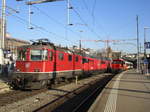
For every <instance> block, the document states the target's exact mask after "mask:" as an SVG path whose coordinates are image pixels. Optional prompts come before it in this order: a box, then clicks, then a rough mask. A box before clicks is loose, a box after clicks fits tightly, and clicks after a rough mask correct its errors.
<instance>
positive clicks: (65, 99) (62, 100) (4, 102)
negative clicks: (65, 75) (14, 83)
mask: <svg viewBox="0 0 150 112" xmlns="http://www.w3.org/2000/svg"><path fill="white" fill-rule="evenodd" d="M112 76H113V75H107V74H103V75H95V76H92V77H88V78H84V79H83V80H80V81H78V84H77V85H76V84H75V80H72V81H73V83H69V84H68V82H66V83H65V82H63V83H61V84H57V85H55V86H53V87H52V88H51V89H49V90H48V89H42V90H33V91H19V90H17V91H10V92H8V93H5V94H0V111H1V112H5V111H10V110H11V111H12V110H13V111H14V112H15V111H26V112H28V111H29V112H31V111H34V112H40V111H44V112H46V111H47V112H49V111H54V112H55V111H56V112H57V110H60V109H61V110H65V112H71V111H72V110H74V111H75V110H77V111H78V110H80V107H81V108H82V106H83V104H84V102H83V101H84V100H85V99H86V97H87V95H88V96H90V95H89V92H91V91H93V92H94V90H95V87H96V88H97V87H99V85H101V87H99V88H102V87H103V86H102V85H104V84H105V83H107V81H108V80H110V79H111V77H112ZM104 80H105V81H106V82H105V81H104ZM103 83H104V84H103ZM96 85H97V86H96ZM93 87H94V88H93ZM93 94H94V93H93ZM85 96H86V97H85ZM91 96H92V97H93V95H91ZM87 99H88V98H87ZM70 102H71V103H70ZM75 102H78V103H77V104H78V105H76V104H74V103H75ZM81 102H82V104H80V103H81ZM85 102H86V101H85ZM68 104H72V105H71V106H69V107H70V108H69V110H67V109H68ZM79 104H80V106H79ZM75 108H77V109H75ZM78 108H79V109H78Z"/></svg>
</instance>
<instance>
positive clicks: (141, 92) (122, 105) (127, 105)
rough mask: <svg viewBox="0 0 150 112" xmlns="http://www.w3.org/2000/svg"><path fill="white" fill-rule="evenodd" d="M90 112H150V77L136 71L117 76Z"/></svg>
mask: <svg viewBox="0 0 150 112" xmlns="http://www.w3.org/2000/svg"><path fill="white" fill-rule="evenodd" d="M88 112H150V76H145V75H143V74H139V73H136V70H129V71H125V72H122V73H121V74H118V75H116V76H115V77H114V78H113V79H112V80H111V82H109V84H107V86H106V87H105V89H104V90H103V91H102V93H101V94H100V95H99V96H98V98H97V99H96V101H95V102H94V103H93V105H92V106H91V108H90V109H89V111H88Z"/></svg>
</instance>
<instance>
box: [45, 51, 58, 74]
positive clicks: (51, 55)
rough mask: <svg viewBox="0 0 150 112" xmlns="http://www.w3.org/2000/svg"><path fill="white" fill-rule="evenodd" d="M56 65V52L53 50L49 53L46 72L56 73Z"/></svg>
mask: <svg viewBox="0 0 150 112" xmlns="http://www.w3.org/2000/svg"><path fill="white" fill-rule="evenodd" d="M54 65H55V52H54V51H53V50H49V51H48V62H47V63H46V71H49V72H54V71H56V66H54Z"/></svg>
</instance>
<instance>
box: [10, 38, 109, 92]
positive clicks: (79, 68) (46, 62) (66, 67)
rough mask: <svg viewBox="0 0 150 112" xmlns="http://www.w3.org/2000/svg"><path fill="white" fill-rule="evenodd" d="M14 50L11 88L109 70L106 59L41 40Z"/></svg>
mask: <svg viewBox="0 0 150 112" xmlns="http://www.w3.org/2000/svg"><path fill="white" fill-rule="evenodd" d="M17 52H18V59H17V61H16V71H15V72H14V73H13V75H12V78H11V83H10V85H11V87H13V88H15V89H17V88H19V89H41V88H44V87H47V86H49V85H51V84H52V83H55V81H57V80H66V79H69V78H73V77H75V76H86V75H87V74H93V73H100V72H106V71H108V70H110V69H111V60H110V59H107V58H96V57H95V58H92V57H89V56H86V55H83V54H82V53H81V51H80V50H78V51H75V50H74V51H73V50H70V49H68V48H63V47H58V46H55V45H54V44H52V43H50V42H49V41H48V40H43V39H39V40H38V41H36V42H33V44H32V45H27V46H22V47H19V48H18V49H17Z"/></svg>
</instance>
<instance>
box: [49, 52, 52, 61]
mask: <svg viewBox="0 0 150 112" xmlns="http://www.w3.org/2000/svg"><path fill="white" fill-rule="evenodd" d="M49 59H50V61H52V60H53V52H52V51H50V52H49Z"/></svg>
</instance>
